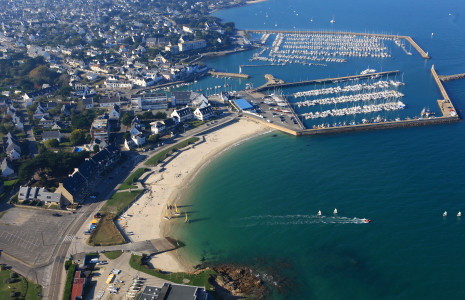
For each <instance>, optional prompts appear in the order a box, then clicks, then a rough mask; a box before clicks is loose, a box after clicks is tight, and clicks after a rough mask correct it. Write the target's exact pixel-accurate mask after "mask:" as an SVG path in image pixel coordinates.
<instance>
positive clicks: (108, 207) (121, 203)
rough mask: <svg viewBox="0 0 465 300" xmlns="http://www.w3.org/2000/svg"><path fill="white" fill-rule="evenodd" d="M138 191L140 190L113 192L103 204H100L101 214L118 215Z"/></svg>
mask: <svg viewBox="0 0 465 300" xmlns="http://www.w3.org/2000/svg"><path fill="white" fill-rule="evenodd" d="M140 193H141V191H131V192H121V193H115V194H113V196H112V197H111V198H110V199H108V201H107V202H106V203H105V205H104V206H102V208H101V209H100V213H101V214H102V215H106V214H112V215H115V216H119V215H120V214H121V213H122V212H123V211H124V210H125V209H126V207H128V206H129V204H131V202H132V201H134V199H136V197H137V196H139V194H140Z"/></svg>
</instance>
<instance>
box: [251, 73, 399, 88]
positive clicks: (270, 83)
mask: <svg viewBox="0 0 465 300" xmlns="http://www.w3.org/2000/svg"><path fill="white" fill-rule="evenodd" d="M397 73H399V70H395V71H386V72H377V73H370V74H363V75H361V74H360V75H350V76H342V77H334V78H322V79H312V80H303V81H297V82H283V81H282V80H281V82H277V81H276V79H275V78H274V77H273V80H270V79H269V78H267V79H268V82H267V83H266V84H264V85H262V86H259V87H257V88H255V89H252V90H251V91H253V92H260V91H264V90H269V89H274V88H285V87H292V86H300V85H309V84H315V83H335V82H341V81H347V80H355V79H365V78H372V77H381V76H385V75H391V74H397ZM267 76H270V75H268V74H267Z"/></svg>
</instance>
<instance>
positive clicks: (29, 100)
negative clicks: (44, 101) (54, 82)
mask: <svg viewBox="0 0 465 300" xmlns="http://www.w3.org/2000/svg"><path fill="white" fill-rule="evenodd" d="M56 91H58V86H50V87H47V88H44V89H41V90H37V91H34V92H30V93H25V94H24V95H23V100H24V102H26V103H30V104H32V102H33V101H34V100H35V99H36V98H38V97H44V96H49V95H50V94H52V93H54V92H56Z"/></svg>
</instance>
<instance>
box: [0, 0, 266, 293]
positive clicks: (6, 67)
mask: <svg viewBox="0 0 465 300" xmlns="http://www.w3.org/2000/svg"><path fill="white" fill-rule="evenodd" d="M1 4H2V7H8V10H4V11H2V12H0V20H1V26H0V50H1V51H0V91H1V96H0V107H1V109H2V112H1V124H0V135H1V137H2V150H3V151H2V154H1V179H0V191H1V196H0V197H1V204H0V205H1V213H0V228H1V234H0V249H1V250H0V251H1V254H0V263H1V266H2V267H1V268H2V269H1V270H2V271H1V272H2V273H1V275H2V276H7V277H8V278H9V279H8V282H7V281H5V282H2V286H3V285H4V284H8V285H9V286H8V288H9V289H10V292H8V296H10V297H12V298H11V299H18V298H24V297H27V298H28V299H41V298H47V299H73V300H74V299H123V298H124V299H193V298H192V295H194V297H195V298H196V299H211V297H213V296H212V295H215V297H218V293H217V292H215V288H214V287H213V285H212V284H213V283H214V281H212V278H216V277H217V276H218V275H219V274H220V273H221V272H225V273H224V274H225V275H227V272H226V271H224V270H223V271H217V272H214V271H213V270H203V271H202V270H198V271H196V273H195V274H194V272H193V270H192V269H191V270H189V269H190V267H186V266H187V265H188V264H186V263H185V262H184V263H183V262H181V261H180V259H179V258H178V257H177V255H176V249H178V248H179V247H180V246H179V243H180V242H178V241H175V240H173V239H170V238H166V237H165V233H164V232H162V230H163V228H164V226H168V225H166V224H165V225H164V224H163V223H169V222H174V221H175V219H176V218H178V217H179V218H181V219H182V220H183V221H186V222H188V221H189V218H190V216H189V211H187V210H186V209H183V208H182V205H179V206H177V205H176V203H175V199H176V197H177V196H178V195H177V193H178V190H181V189H182V188H183V187H184V186H185V185H186V184H187V182H188V181H189V180H190V179H191V177H192V176H191V174H192V175H193V174H194V173H196V170H198V169H199V168H200V167H201V166H202V164H204V163H205V162H206V161H207V160H208V159H209V157H211V156H212V155H214V154H215V153H218V152H220V151H222V150H223V149H225V148H226V147H228V146H229V145H231V144H232V143H234V142H238V141H240V140H242V139H244V138H247V137H248V136H250V135H254V134H257V133H259V132H263V131H265V130H266V129H265V127H263V126H262V125H259V124H257V123H253V122H247V121H244V120H240V119H238V114H237V110H234V106H231V105H230V104H229V102H228V101H229V98H230V95H229V94H228V93H223V92H218V93H216V94H214V95H205V94H203V93H202V92H194V91H189V90H183V89H177V90H176V88H178V87H183V86H186V85H187V84H188V83H190V82H194V81H197V79H200V78H202V77H204V76H208V75H209V74H208V72H209V71H210V68H209V67H208V66H207V65H205V64H204V63H203V62H202V59H203V58H204V57H208V56H209V55H217V54H221V53H222V52H225V53H227V52H234V51H243V50H245V49H248V48H250V47H253V43H251V42H250V41H249V40H248V39H247V38H246V37H245V36H244V35H243V34H238V31H237V30H236V29H235V26H234V24H233V23H224V22H222V21H221V20H219V19H218V18H215V17H212V16H210V13H211V12H213V11H215V10H218V9H225V8H231V7H235V6H241V5H244V4H246V3H245V1H236V0H235V1H215V2H213V1H202V0H200V1H170V2H165V1H141V2H139V1H79V0H73V1H65V0H62V1H52V2H42V1H34V0H27V1H14V0H5V1H1ZM167 88H175V90H172V91H171V90H170V91H169V92H167V90H166V89H167ZM226 125H228V126H226ZM206 135H207V136H206ZM188 149H190V150H189V151H186V150H188ZM174 158H176V159H175V161H174ZM171 161H173V162H171ZM170 163H171V165H170V166H169V168H167V166H168V164H170ZM188 172H191V174H189V175H187V173H188ZM160 183H161V184H160ZM171 199H172V200H171ZM168 201H170V202H168ZM169 203H171V204H169ZM142 206H143V207H144V209H143V210H140V209H139V208H140V207H142ZM179 210H182V216H181V217H180V212H179ZM163 216H169V217H168V218H169V221H166V219H164V218H163ZM149 224H150V225H149ZM148 266H151V267H148ZM229 272H230V273H231V272H233V270H229ZM166 274H169V275H166ZM250 276H253V275H252V274H250ZM244 278H247V277H244ZM21 282H29V285H26V286H28V287H27V288H26V290H24V289H21V287H20V286H23V285H21V284H22V283H21ZM225 284H226V282H224V281H223V282H222V285H225ZM234 284H237V280H236V281H235V282H234ZM12 287H13V289H12ZM0 290H2V292H1V293H3V287H2V288H1V289H0ZM226 290H228V289H226ZM229 290H230V291H231V292H233V289H231V288H230V289H229ZM243 291H245V290H243ZM249 292H250V293H252V292H253V290H252V289H251V288H250V287H249ZM5 293H7V292H5ZM234 293H235V294H240V293H241V292H240V289H237V287H236V290H235V291H234ZM2 295H3V294H2ZM5 295H6V294H5Z"/></svg>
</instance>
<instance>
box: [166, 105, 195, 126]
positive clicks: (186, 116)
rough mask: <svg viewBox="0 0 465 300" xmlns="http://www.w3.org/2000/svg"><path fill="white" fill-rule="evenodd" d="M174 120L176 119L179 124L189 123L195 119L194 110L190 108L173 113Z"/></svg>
mask: <svg viewBox="0 0 465 300" xmlns="http://www.w3.org/2000/svg"><path fill="white" fill-rule="evenodd" d="M171 117H172V118H176V119H177V121H178V122H179V123H181V122H184V121H188V120H190V119H192V118H193V117H194V115H193V114H192V110H191V109H190V108H189V107H187V106H186V107H184V108H181V109H176V110H174V111H173V112H172V113H171Z"/></svg>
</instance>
